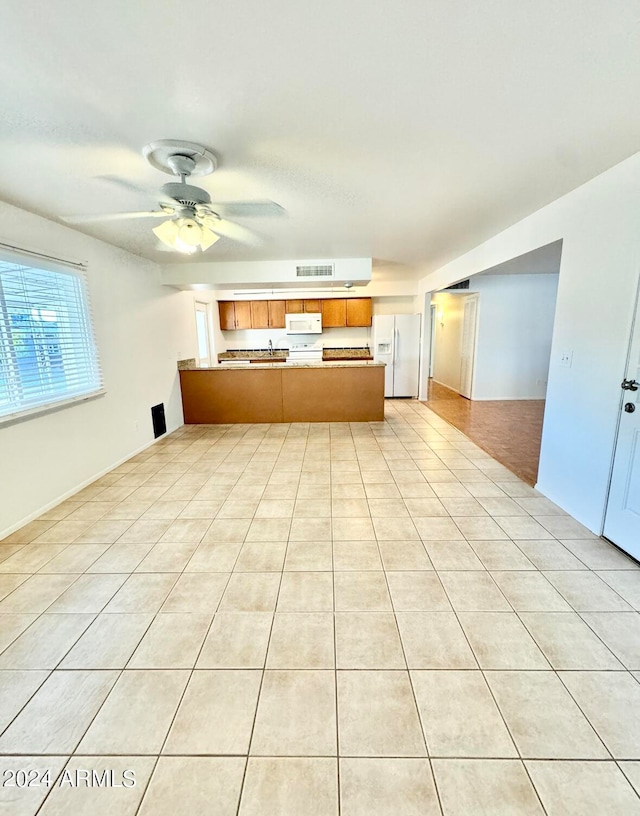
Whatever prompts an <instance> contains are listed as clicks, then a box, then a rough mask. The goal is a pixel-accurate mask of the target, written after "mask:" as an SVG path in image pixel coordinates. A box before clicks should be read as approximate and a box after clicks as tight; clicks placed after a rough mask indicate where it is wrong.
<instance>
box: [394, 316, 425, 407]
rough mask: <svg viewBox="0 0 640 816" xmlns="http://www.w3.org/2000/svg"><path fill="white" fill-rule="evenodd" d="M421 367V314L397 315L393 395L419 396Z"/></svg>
mask: <svg viewBox="0 0 640 816" xmlns="http://www.w3.org/2000/svg"><path fill="white" fill-rule="evenodd" d="M419 369H420V315H419V314H405V315H396V325H395V335H394V364H393V396H394V397H417V396H418V384H419V383H418V371H419Z"/></svg>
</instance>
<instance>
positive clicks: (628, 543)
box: [604, 296, 640, 560]
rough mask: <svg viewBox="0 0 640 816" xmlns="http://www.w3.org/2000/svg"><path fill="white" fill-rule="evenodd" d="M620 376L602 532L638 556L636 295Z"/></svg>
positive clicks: (639, 334) (639, 313) (639, 332)
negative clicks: (617, 409) (615, 437)
mask: <svg viewBox="0 0 640 816" xmlns="http://www.w3.org/2000/svg"><path fill="white" fill-rule="evenodd" d="M624 377H625V378H624V382H623V390H622V396H621V399H620V424H619V426H618V437H617V441H616V448H615V454H614V459H613V470H612V474H611V485H610V488H609V498H608V501H607V508H606V513H605V522H604V535H605V536H606V538H608V539H609V540H610V541H612V542H613V543H614V544H616V545H617V546H618V547H621V548H622V549H623V550H625V552H628V553H629V555H631V556H632V557H633V558H635V559H636V560H640V296H639V297H638V298H637V301H636V313H635V318H634V321H633V327H632V330H631V340H630V344H629V355H628V358H627V367H626V371H625V375H624Z"/></svg>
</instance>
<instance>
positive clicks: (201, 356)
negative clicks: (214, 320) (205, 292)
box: [195, 301, 211, 368]
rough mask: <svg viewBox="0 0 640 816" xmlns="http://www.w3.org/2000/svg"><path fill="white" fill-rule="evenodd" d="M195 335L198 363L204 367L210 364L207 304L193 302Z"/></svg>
mask: <svg viewBox="0 0 640 816" xmlns="http://www.w3.org/2000/svg"><path fill="white" fill-rule="evenodd" d="M195 308H196V337H197V342H198V365H199V366H201V367H203V368H206V367H208V366H210V365H211V332H210V330H209V323H210V321H209V308H210V306H209V304H208V303H201V302H200V301H196V302H195Z"/></svg>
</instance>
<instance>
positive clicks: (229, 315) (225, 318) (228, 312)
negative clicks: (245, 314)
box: [218, 300, 236, 331]
mask: <svg viewBox="0 0 640 816" xmlns="http://www.w3.org/2000/svg"><path fill="white" fill-rule="evenodd" d="M218 313H219V315H220V328H221V329H222V331H230V330H231V329H235V327H236V310H235V303H234V302H233V301H232V300H220V301H218Z"/></svg>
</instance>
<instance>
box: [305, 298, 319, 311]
mask: <svg viewBox="0 0 640 816" xmlns="http://www.w3.org/2000/svg"><path fill="white" fill-rule="evenodd" d="M303 303H304V310H305V312H319V311H320V301H319V300H304V301H303Z"/></svg>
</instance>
